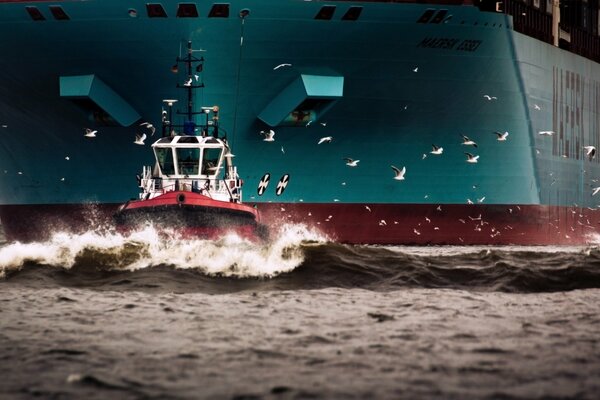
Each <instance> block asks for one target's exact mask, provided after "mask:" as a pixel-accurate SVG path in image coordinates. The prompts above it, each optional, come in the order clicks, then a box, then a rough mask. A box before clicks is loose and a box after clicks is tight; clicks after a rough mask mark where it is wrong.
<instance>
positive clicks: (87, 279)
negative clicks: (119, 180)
mask: <svg viewBox="0 0 600 400" xmlns="http://www.w3.org/2000/svg"><path fill="white" fill-rule="evenodd" d="M273 237H274V238H275V239H273V240H272V241H271V242H269V243H253V242H249V241H245V240H242V239H240V238H237V237H235V236H229V237H225V238H222V239H220V240H217V241H203V240H179V239H176V238H174V237H172V236H170V235H164V234H159V233H157V232H156V231H155V230H154V229H153V228H152V227H147V228H145V229H144V230H140V231H138V232H133V233H131V234H130V235H127V236H123V235H122V234H119V233H116V232H111V231H90V232H87V233H85V234H82V235H71V234H66V233H56V234H55V235H54V236H53V237H52V239H50V240H48V241H47V242H43V243H28V244H21V243H4V244H0V398H2V399H30V398H51V399H81V398H86V399H107V398H113V399H154V398H156V399H199V398H202V399H203V398H208V399H280V398H281V399H373V398H381V399H404V398H406V399H417V398H436V399H437V398H444V399H446V398H449V399H464V398H486V399H487V398H491V399H520V398H526V399H537V398H560V399H564V398H566V399H568V398H574V399H580V398H581V399H586V398H589V399H594V398H598V396H599V394H600V248H599V247H595V246H590V247H489V248H488V247H400V246H399V247H373V246H346V245H340V244H335V243H332V242H329V241H327V239H326V238H324V237H322V236H320V235H319V234H317V233H315V232H311V231H310V230H308V229H306V228H305V227H303V226H297V225H293V226H284V227H282V228H281V230H280V232H278V233H277V234H276V235H274V236H273Z"/></svg>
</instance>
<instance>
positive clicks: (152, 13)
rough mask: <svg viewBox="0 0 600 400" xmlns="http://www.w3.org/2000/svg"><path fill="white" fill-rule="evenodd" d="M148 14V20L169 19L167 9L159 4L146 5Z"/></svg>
mask: <svg viewBox="0 0 600 400" xmlns="http://www.w3.org/2000/svg"><path fill="white" fill-rule="evenodd" d="M146 12H147V13H148V18H167V13H166V11H165V9H164V8H163V6H162V4H159V3H148V4H146Z"/></svg>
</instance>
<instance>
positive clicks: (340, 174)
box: [0, 0, 600, 244]
mask: <svg viewBox="0 0 600 400" xmlns="http://www.w3.org/2000/svg"><path fill="white" fill-rule="evenodd" d="M335 3H336V5H337V9H336V11H335V14H334V16H333V17H332V19H330V20H319V19H316V18H315V15H317V14H318V12H319V10H320V9H321V7H322V6H324V4H322V3H321V2H298V1H276V2H271V1H245V2H241V1H232V2H230V9H231V13H230V15H229V17H228V18H208V17H207V16H206V12H205V11H207V10H201V11H202V13H201V16H200V17H199V18H178V17H176V16H175V5H169V6H167V5H165V8H166V11H167V13H168V16H167V17H166V18H150V17H148V15H146V12H145V3H135V4H133V5H132V6H131V7H133V8H136V9H137V14H136V16H133V17H132V14H131V13H130V14H128V10H127V7H123V5H122V3H121V2H117V1H109V0H107V1H103V2H98V1H89V2H56V4H59V5H61V6H62V7H63V8H64V10H65V11H66V12H67V14H69V15H70V17H71V18H70V20H68V21H55V20H52V19H51V17H50V14H49V13H48V6H47V4H46V3H45V2H37V3H35V4H36V6H37V7H38V9H39V10H41V11H42V12H43V14H44V15H46V16H47V17H48V18H47V20H45V21H42V22H38V21H33V20H32V19H31V18H30V17H29V16H28V14H27V12H26V11H25V7H26V6H27V5H28V3H27V4H25V3H23V2H0V7H1V8H0V34H1V35H0V36H1V37H9V36H10V34H17V36H18V40H14V41H3V42H2V43H0V50H1V51H2V53H3V55H4V57H3V58H2V59H0V135H1V136H0V223H1V224H2V226H3V229H4V231H5V233H6V236H7V237H8V238H13V239H19V240H21V239H28V238H32V237H34V236H44V235H46V234H47V233H51V231H52V230H54V229H59V228H60V229H62V227H65V228H76V229H75V230H79V229H85V227H83V228H82V226H83V225H85V224H84V223H82V221H80V220H79V217H80V215H86V213H87V214H90V213H91V214H92V215H91V216H88V217H86V218H88V219H87V220H86V219H85V218H84V221H88V220H90V219H91V220H92V222H93V221H94V220H99V219H104V218H105V216H106V214H111V212H114V211H115V210H116V207H115V204H119V203H122V202H123V201H124V199H128V198H132V197H135V196H137V186H136V184H135V175H136V173H139V170H140V169H141V166H142V165H148V164H150V163H151V162H152V154H151V152H150V151H149V150H148V148H147V147H142V146H137V145H135V144H133V140H134V138H135V134H136V133H140V131H139V129H140V128H139V124H140V123H141V122H142V121H149V122H151V123H153V124H154V126H157V127H160V109H159V107H160V104H161V102H162V100H163V99H166V98H174V97H175V98H176V96H177V92H176V91H175V90H174V89H173V87H174V85H175V84H176V83H179V84H181V83H182V82H184V79H185V78H186V77H185V76H183V75H181V74H180V75H174V74H172V73H171V72H170V69H171V66H172V65H173V63H174V62H175V57H176V56H178V55H179V54H178V52H179V48H180V47H181V46H182V45H185V44H186V43H187V41H188V40H191V41H192V42H193V43H194V46H197V48H198V49H203V50H206V52H205V53H202V54H203V55H204V56H205V58H206V60H207V61H206V63H205V66H204V70H203V72H202V74H201V75H202V76H201V80H202V81H203V83H205V84H206V89H205V90H204V92H203V93H202V95H201V96H199V98H197V99H196V102H197V103H199V104H201V105H207V106H212V105H219V106H220V108H221V113H220V126H221V127H222V128H223V131H224V134H226V135H227V139H228V141H229V143H230V144H231V145H232V148H233V149H234V153H235V155H236V165H237V166H238V167H239V170H240V171H242V174H243V175H242V176H241V178H242V179H243V180H244V181H245V187H244V201H245V202H247V203H254V204H256V205H257V207H258V208H259V210H261V212H262V213H264V214H266V215H269V217H268V218H266V220H265V222H267V223H275V222H272V221H281V218H282V216H283V214H285V213H289V215H290V216H289V217H288V218H287V219H285V220H289V221H291V222H301V223H307V224H309V225H311V226H313V227H315V229H319V230H321V231H323V232H325V233H326V234H327V235H328V236H329V237H331V238H332V240H339V241H342V242H347V243H376V244H509V243H510V244H566V243H568V244H577V243H581V244H583V243H588V242H589V238H590V237H591V236H592V237H593V233H594V232H597V231H598V224H597V218H595V214H594V212H593V211H591V210H589V209H588V208H593V209H595V208H596V207H597V205H598V202H597V198H598V197H597V196H593V195H592V193H593V189H594V187H596V186H598V184H597V183H596V182H597V179H598V177H600V164H599V158H598V157H596V158H594V159H589V158H587V157H585V155H584V153H583V150H582V147H583V146H584V145H594V146H597V147H598V148H600V129H597V128H598V127H600V114H599V112H598V110H600V66H599V65H598V64H597V63H595V62H593V61H591V60H588V59H584V58H582V57H579V56H576V55H573V54H572V53H569V52H567V51H565V50H561V49H558V48H555V47H553V46H551V45H548V44H547V43H544V42H541V41H539V40H536V39H534V38H531V37H528V36H525V35H522V34H520V33H518V32H515V31H514V30H513V29H512V18H511V17H510V16H507V15H503V14H498V13H490V12H481V11H480V10H478V9H477V8H476V7H473V6H446V5H444V6H441V5H439V4H434V5H431V4H417V3H414V4H411V3H379V2H368V3H367V4H363V5H361V7H362V8H363V9H362V14H361V16H360V18H358V19H357V20H355V21H349V20H344V19H343V17H342V16H343V15H345V14H344V13H345V12H346V11H347V10H348V9H349V8H350V7H351V6H355V5H356V4H355V3H353V2H335ZM52 5H53V6H54V5H55V4H54V3H53V4H52ZM245 7H248V8H249V9H250V10H251V12H250V14H249V15H248V16H247V18H246V19H245V20H242V19H241V18H240V17H239V16H238V11H239V10H241V9H242V8H245ZM429 8H432V9H434V14H435V15H442V14H443V15H445V16H446V17H445V19H444V20H443V21H438V22H433V20H432V21H427V22H426V23H422V22H419V21H420V20H421V17H422V16H423V15H425V13H427V12H428V11H427V10H428V9H429ZM444 10H445V11H444ZM434 20H435V18H434ZM109 23H110V29H106V27H107V26H108V24H109ZM9 33H10V34H9ZM123 38H127V40H124V39H123ZM324 38H326V40H324ZM24 49H27V51H24ZM281 64H291V66H285V67H280V68H277V69H275V67H276V66H278V65H281ZM39 65H44V68H42V69H40V68H39ZM70 76H78V77H82V76H94V77H96V78H98V79H100V80H101V81H102V82H103V84H104V85H105V86H106V87H109V88H110V89H111V90H112V92H114V93H115V96H116V97H115V98H118V99H119V101H116V100H115V101H114V102H113V103H114V104H121V103H120V101H122V102H124V103H126V104H127V105H128V106H129V107H130V108H131V109H132V110H134V111H135V112H136V113H137V114H138V115H139V120H137V121H135V122H133V123H129V122H127V123H119V122H118V118H117V117H120V116H119V115H114V117H115V120H110V119H105V118H104V117H106V115H104V114H100V115H99V114H98V113H96V112H95V111H97V110H95V111H94V110H91V109H90V108H89V107H88V106H89V104H90V102H91V101H92V100H96V101H98V102H100V103H102V102H101V101H100V100H106V98H102V99H100V100H99V99H97V98H95V97H94V96H93V95H90V96H89V98H84V99H73V98H72V96H71V97H69V96H65V95H64V93H63V92H62V91H61V90H62V89H63V88H62V86H61V78H64V77H70ZM311 77H312V78H311ZM341 78H343V85H342V86H343V90H342V91H341V92H335V91H333V90H332V91H331V93H329V92H328V93H325V94H323V93H320V95H321V96H320V97H319V96H316V97H317V98H314V97H315V96H313V98H306V99H304V100H305V101H303V103H304V104H313V105H315V104H316V105H317V106H318V105H319V104H321V103H322V104H325V103H326V104H327V107H324V108H323V109H321V110H320V111H319V112H318V113H316V114H314V115H313V114H310V113H309V114H308V115H309V117H307V118H306V119H298V120H296V121H295V122H294V121H293V120H290V119H289V118H288V119H281V120H278V119H277V118H275V117H273V116H274V115H275V116H277V115H279V114H277V113H278V112H280V111H288V110H287V109H286V108H285V107H286V106H288V105H289V104H288V103H286V101H288V102H289V101H292V100H293V101H296V100H297V99H296V98H294V96H295V95H297V94H298V93H301V92H302V90H297V88H298V86H297V85H300V83H301V82H304V85H305V87H304V88H303V90H304V94H305V95H307V96H309V97H310V96H311V94H310V93H312V92H311V90H313V89H314V86H310V85H308V84H307V83H306V82H307V81H309V80H310V79H312V80H313V81H319V80H320V81H322V82H325V85H321V86H320V87H319V88H318V89H319V90H321V89H322V88H323V86H331V87H334V86H335V84H337V82H340V79H341ZM334 92H335V93H334ZM330 94H331V96H329V95H330ZM486 96H487V97H486ZM84 97H85V96H84ZM181 99H183V96H181ZM290 99H291V100H290ZM114 104H109V106H110V105H113V106H114ZM179 104H181V102H180V103H179ZM290 104H291V103H290ZM117 109H118V110H122V109H123V108H117ZM107 110H109V111H110V110H111V108H110V107H108V106H107ZM109 111H106V112H107V113H108V112H109ZM290 114H291V113H290ZM311 115H312V117H311ZM311 118H312V119H311ZM86 127H88V128H94V129H97V130H98V134H97V137H96V138H94V139H89V138H85V137H84V136H83V133H84V130H85V128H86ZM270 129H273V130H274V131H275V132H276V134H275V136H274V139H275V140H274V142H265V141H263V140H262V139H263V136H261V135H260V134H259V132H260V131H268V130H270ZM494 131H500V132H504V131H506V132H509V136H508V139H507V140H506V141H497V140H496V138H497V137H496V135H495V134H494ZM540 131H552V132H554V134H553V135H540V134H539V133H538V132H540ZM158 132H160V129H159V131H158ZM158 134H159V133H158ZM461 135H467V136H469V137H470V138H471V139H473V140H475V141H476V142H477V144H478V147H477V148H474V147H471V146H466V145H464V144H462V139H461ZM326 136H331V137H333V140H331V141H330V142H325V143H321V144H318V143H319V141H320V139H321V138H322V137H326ZM154 138H156V136H155V137H154ZM154 138H149V139H148V140H153V139H154ZM432 144H435V145H436V146H440V147H443V148H444V151H443V154H439V155H436V154H431V153H430V151H431V149H432ZM465 152H470V153H473V154H476V155H478V156H480V158H479V162H478V163H476V164H471V163H467V162H465V161H466V156H465V154H464V153H465ZM344 158H353V159H359V160H360V162H359V163H358V166H356V167H349V166H347V165H346V163H345V161H344ZM392 165H393V166H395V167H397V168H400V169H401V168H402V167H406V175H405V180H403V181H397V180H394V179H393V176H394V173H393V170H392V168H391V166H392ZM266 173H269V174H270V176H271V177H272V179H273V181H272V183H271V184H270V186H269V187H268V188H267V189H266V190H265V191H264V192H263V191H257V188H258V186H259V183H260V181H261V178H262V177H263V176H264V175H265V174H266ZM284 176H287V179H286V182H287V186H286V187H285V190H284V191H282V190H279V191H277V190H276V181H277V180H278V179H279V178H280V177H284ZM469 202H473V203H475V204H467V203H469ZM89 204H95V205H96V206H93V207H91V208H92V209H98V210H99V211H98V213H99V214H102V216H101V217H100V216H95V217H94V216H93V214H94V212H92V211H90V206H88V205H89ZM366 206H368V207H369V208H370V209H371V210H372V211H373V212H372V213H369V212H368V211H366V213H365V210H366V208H365V207H366ZM438 207H441V210H442V211H441V212H440V211H437V209H438ZM281 209H285V210H286V211H285V212H283V211H281ZM519 209H520V210H521V212H522V213H523V214H518V211H519ZM289 210H292V211H289ZM376 210H378V211H376ZM508 210H512V212H511V211H508ZM308 213H312V215H311V216H312V217H314V216H316V215H318V216H319V219H315V218H307V217H308ZM480 213H481V214H482V221H483V223H482V224H481V226H477V222H476V220H473V221H472V222H470V219H469V217H472V218H477V216H478V215H479V214H480ZM517 215H520V217H517ZM573 215H577V216H579V215H583V216H584V217H585V218H584V217H581V218H582V219H581V220H580V219H576V220H573V219H572V216H573ZM330 216H331V218H330ZM434 217H435V218H434ZM521 217H523V218H521ZM426 218H427V219H429V220H430V221H431V223H429V222H428V221H427V219H426ZM461 220H464V221H465V223H463V222H461ZM588 220H589V223H588V222H587V221H588ZM382 221H383V223H382ZM109 222H110V221H109ZM86 223H87V222H86ZM380 224H381V225H380ZM580 224H583V225H580ZM87 225H88V227H89V226H93V225H92V223H91V222H90V223H89V224H87ZM554 226H557V228H554ZM435 227H437V228H439V229H434V228H435ZM492 227H493V228H494V231H492V230H491V228H492ZM511 228H512V229H511ZM488 229H489V230H488ZM46 230H49V231H50V232H46ZM415 231H416V232H419V234H417V233H416V232H415ZM590 235H591V236H590Z"/></svg>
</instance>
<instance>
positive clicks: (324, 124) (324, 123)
mask: <svg viewBox="0 0 600 400" xmlns="http://www.w3.org/2000/svg"><path fill="white" fill-rule="evenodd" d="M319 123H320V124H321V125H323V126H327V122H319Z"/></svg>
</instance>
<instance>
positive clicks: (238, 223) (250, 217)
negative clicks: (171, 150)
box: [114, 191, 260, 239]
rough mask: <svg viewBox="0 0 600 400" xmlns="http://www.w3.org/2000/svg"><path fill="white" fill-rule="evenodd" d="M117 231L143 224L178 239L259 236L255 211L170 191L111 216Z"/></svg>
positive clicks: (193, 194) (257, 216) (238, 205)
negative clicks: (235, 235)
mask: <svg viewBox="0 0 600 400" xmlns="http://www.w3.org/2000/svg"><path fill="white" fill-rule="evenodd" d="M114 219H115V222H116V224H117V228H119V229H120V230H124V231H128V230H131V229H135V228H136V227H138V226H140V225H144V224H146V223H147V222H152V223H154V225H155V226H159V227H163V228H168V229H172V230H174V231H176V233H177V234H179V235H180V236H181V237H185V238H187V237H199V238H206V239H215V238H218V237H220V236H223V235H225V234H228V233H236V234H237V235H239V236H242V237H245V238H251V239H254V238H256V237H258V236H260V232H258V231H257V230H258V229H260V228H259V215H258V211H257V210H256V208H254V207H251V206H248V205H244V204H239V203H233V202H224V201H218V200H213V199H211V198H210V197H208V196H205V195H202V194H199V193H194V192H182V191H174V192H168V193H166V194H163V195H161V196H158V197H155V198H153V199H150V200H133V201H129V202H127V203H125V204H124V205H123V206H121V207H119V208H118V210H117V212H116V213H115V214H114Z"/></svg>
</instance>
